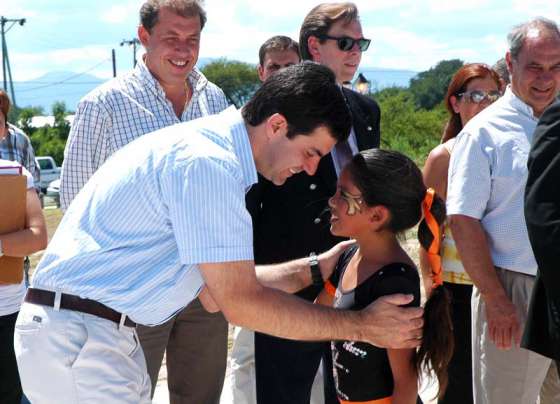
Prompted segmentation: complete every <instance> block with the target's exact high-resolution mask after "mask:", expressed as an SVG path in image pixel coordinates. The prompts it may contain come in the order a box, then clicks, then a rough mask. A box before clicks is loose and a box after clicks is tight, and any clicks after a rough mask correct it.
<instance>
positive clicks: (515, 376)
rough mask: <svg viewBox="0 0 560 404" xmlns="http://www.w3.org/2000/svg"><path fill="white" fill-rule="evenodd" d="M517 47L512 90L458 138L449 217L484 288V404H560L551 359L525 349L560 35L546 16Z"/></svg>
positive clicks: (559, 81)
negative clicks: (545, 133) (527, 215)
mask: <svg viewBox="0 0 560 404" xmlns="http://www.w3.org/2000/svg"><path fill="white" fill-rule="evenodd" d="M508 42H509V51H508V52H507V54H506V63H507V66H508V70H509V72H510V75H511V85H509V86H508V87H507V89H506V91H505V94H504V95H503V97H501V98H500V99H499V100H497V101H496V102H495V103H493V104H492V105H490V106H489V107H488V108H486V109H485V110H484V111H482V112H481V113H480V114H478V115H476V116H475V117H474V118H472V119H471V120H470V121H469V123H468V124H467V125H466V126H465V128H464V129H463V131H462V132H461V133H460V134H459V135H458V136H457V141H456V143H455V147H454V149H453V153H452V154H451V160H450V163H449V182H448V191H447V214H448V215H449V224H450V227H451V231H452V232H453V238H454V239H455V243H456V245H457V250H458V252H459V255H460V256H461V260H462V262H463V265H464V267H465V270H466V271H467V273H468V274H469V276H470V277H471V279H472V281H473V282H474V289H473V296H472V340H473V347H472V357H473V397H474V403H475V404H481V403H483V404H487V403H510V404H515V403H519V404H524V403H534V402H536V401H537V398H538V397H539V394H540V403H541V404H544V403H558V402H560V389H559V388H558V376H557V374H556V372H555V371H554V366H551V359H549V358H546V357H544V356H541V355H539V354H537V353H534V352H530V351H528V350H526V349H524V348H520V347H519V342H520V338H521V334H522V332H523V329H524V327H525V323H526V321H527V312H528V306H529V300H530V296H531V293H532V289H533V284H534V283H535V274H536V272H537V262H536V261H535V256H534V254H533V250H532V249H531V244H530V242H529V237H528V233H527V227H526V223H525V219H524V203H523V198H524V193H525V184H526V182H527V173H528V171H527V156H528V153H529V150H530V147H531V142H532V138H533V132H534V131H535V127H536V125H537V120H538V118H539V117H540V116H541V114H542V113H543V111H544V110H545V109H546V108H547V106H548V105H550V104H551V103H552V102H553V100H554V98H555V97H556V95H557V94H558V91H559V90H560V30H559V29H558V26H557V25H556V23H554V22H553V21H550V20H547V19H545V18H537V19H534V20H532V21H529V22H527V23H525V24H521V25H518V26H516V27H514V28H513V30H512V31H511V32H510V34H509V35H508ZM463 96H468V97H469V98H470V100H471V101H473V102H475V101H476V100H482V99H483V98H484V97H485V96H488V97H490V96H491V95H483V94H475V93H471V94H464V95H463ZM553 248H556V249H557V248H558V246H557V245H555V246H554V247H553ZM555 265H556V266H557V265H558V263H557V262H556V263H555ZM555 287H556V288H557V287H558V285H555ZM555 382H556V385H555V384H554V383H555Z"/></svg>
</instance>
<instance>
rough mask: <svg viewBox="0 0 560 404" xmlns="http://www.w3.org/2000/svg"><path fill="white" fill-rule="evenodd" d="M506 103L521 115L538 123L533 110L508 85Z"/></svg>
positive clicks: (505, 94)
mask: <svg viewBox="0 0 560 404" xmlns="http://www.w3.org/2000/svg"><path fill="white" fill-rule="evenodd" d="M503 98H504V101H505V102H507V103H508V104H509V105H511V106H512V107H513V108H514V109H515V110H516V111H517V112H519V113H520V114H524V115H527V116H528V117H529V118H531V119H533V120H535V121H538V118H536V117H535V114H534V112H533V108H532V107H530V106H529V105H528V104H526V103H525V102H524V101H523V100H522V99H521V98H519V97H518V96H517V95H515V93H514V92H513V91H512V89H511V84H508V86H507V88H506V91H505V93H504V95H503Z"/></svg>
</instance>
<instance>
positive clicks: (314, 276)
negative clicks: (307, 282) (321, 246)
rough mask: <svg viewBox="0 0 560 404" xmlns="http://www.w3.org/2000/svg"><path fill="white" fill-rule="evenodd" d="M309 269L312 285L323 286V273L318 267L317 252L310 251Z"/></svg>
mask: <svg viewBox="0 0 560 404" xmlns="http://www.w3.org/2000/svg"><path fill="white" fill-rule="evenodd" d="M308 263H309V269H310V270H311V280H312V281H313V286H320V287H323V286H324V283H325V281H324V280H323V274H321V268H319V259H318V258H317V254H315V253H314V252H312V253H311V254H309V261H308Z"/></svg>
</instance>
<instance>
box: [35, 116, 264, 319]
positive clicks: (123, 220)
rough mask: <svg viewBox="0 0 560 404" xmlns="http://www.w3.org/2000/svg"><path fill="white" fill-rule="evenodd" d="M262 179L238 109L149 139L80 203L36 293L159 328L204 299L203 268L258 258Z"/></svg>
mask: <svg viewBox="0 0 560 404" xmlns="http://www.w3.org/2000/svg"><path fill="white" fill-rule="evenodd" d="M255 182H257V172H256V168H255V163H254V160H253V155H252V152H251V145H250V142H249V138H248V133H247V130H246V127H245V124H244V122H243V119H242V117H241V114H240V112H239V111H236V110H235V108H229V109H227V110H226V111H224V112H222V113H220V114H219V115H213V116H209V117H204V118H200V119H197V120H194V121H190V122H185V123H180V124H177V125H173V126H170V127H167V128H163V129H160V130H158V131H156V132H153V133H150V134H147V135H144V136H142V137H140V138H139V139H137V140H135V141H133V142H131V143H130V144H129V145H127V146H125V147H123V148H122V149H121V150H119V151H117V152H116V153H115V154H114V155H113V156H112V157H111V158H109V160H107V162H106V163H105V164H104V165H103V166H101V168H100V169H99V170H98V171H97V172H96V173H95V174H94V175H93V176H92V178H91V180H90V181H89V182H88V183H87V184H86V185H85V187H84V188H83V189H82V191H80V193H79V194H78V195H77V196H76V198H75V200H74V202H73V203H72V204H71V205H70V208H69V209H68V211H67V212H66V215H65V216H64V218H63V220H62V222H61V223H60V225H59V227H58V229H57V231H56V234H55V235H54V237H53V239H52V241H51V243H50V244H49V247H48V249H47V251H46V252H45V254H44V256H43V259H42V260H41V262H40V263H39V266H38V268H37V270H36V272H35V275H34V277H33V281H32V286H33V287H36V288H41V289H47V290H53V291H61V292H63V293H69V294H74V295H78V296H81V297H84V298H89V299H93V300H96V301H99V302H101V303H103V304H105V305H107V306H109V307H111V308H113V309H114V310H117V311H119V312H121V313H124V314H127V315H128V316H130V318H132V320H134V321H136V322H137V323H140V324H145V325H155V324H160V323H162V322H164V321H165V320H167V319H169V318H170V317H171V316H173V314H175V313H176V312H177V311H179V310H181V309H182V308H183V307H185V306H186V305H187V304H188V303H189V302H190V301H191V300H193V299H194V298H195V297H196V296H197V295H198V293H199V291H200V289H201V287H202V286H203V284H204V281H203V278H202V276H201V274H200V272H199V269H198V266H197V264H199V263H206V262H227V261H239V260H252V259H253V239H252V225H251V217H250V215H249V213H248V212H247V210H246V208H245V192H246V191H247V190H248V188H249V187H250V186H251V185H252V184H254V183H255Z"/></svg>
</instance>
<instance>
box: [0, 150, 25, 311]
mask: <svg viewBox="0 0 560 404" xmlns="http://www.w3.org/2000/svg"><path fill="white" fill-rule="evenodd" d="M12 166H21V164H19V163H16V162H13V161H9V160H1V159H0V167H12ZM22 173H23V175H25V176H26V177H27V189H30V188H33V176H32V175H31V173H30V172H29V171H27V169H26V168H25V167H22ZM22 270H23V268H22ZM25 290H26V288H25V281H22V282H21V283H20V284H19V285H1V284H0V316H7V315H9V314H13V313H15V312H17V311H19V308H20V306H21V302H22V301H23V297H24V296H25Z"/></svg>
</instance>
